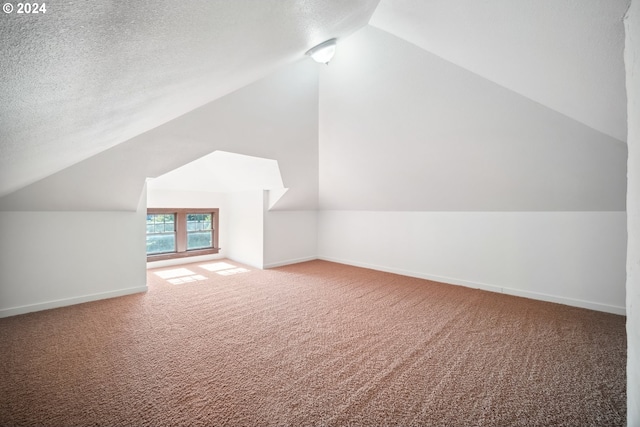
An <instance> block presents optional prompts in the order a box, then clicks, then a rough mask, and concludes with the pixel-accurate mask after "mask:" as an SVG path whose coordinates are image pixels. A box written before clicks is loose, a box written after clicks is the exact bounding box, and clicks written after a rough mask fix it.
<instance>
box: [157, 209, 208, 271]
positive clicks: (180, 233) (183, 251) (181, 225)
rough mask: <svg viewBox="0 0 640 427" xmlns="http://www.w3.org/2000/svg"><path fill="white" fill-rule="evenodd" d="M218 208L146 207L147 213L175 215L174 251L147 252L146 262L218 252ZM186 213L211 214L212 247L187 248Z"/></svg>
mask: <svg viewBox="0 0 640 427" xmlns="http://www.w3.org/2000/svg"><path fill="white" fill-rule="evenodd" d="M219 213H220V209H219V208H198V209H195V208H193V209H191V208H147V215H154V214H174V215H175V222H174V224H175V229H176V230H175V233H176V251H175V252H164V253H161V254H151V255H150V254H147V262H152V261H162V260H166V259H177V258H185V257H192V256H198V255H209V254H217V253H219V252H220V248H219V247H218V234H219V233H218V229H219V227H218V224H219ZM187 214H211V234H212V239H211V242H212V244H213V247H212V248H204V249H190V250H187Z"/></svg>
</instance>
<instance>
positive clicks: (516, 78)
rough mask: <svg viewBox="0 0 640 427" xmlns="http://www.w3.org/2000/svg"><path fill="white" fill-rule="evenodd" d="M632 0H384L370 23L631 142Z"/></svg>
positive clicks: (608, 133)
mask: <svg viewBox="0 0 640 427" xmlns="http://www.w3.org/2000/svg"><path fill="white" fill-rule="evenodd" d="M628 5H629V0H588V1H585V0H517V1H514V0H484V1H478V0H429V1H424V0H381V2H380V4H379V6H378V8H377V9H376V11H375V13H374V14H373V17H372V18H371V21H370V24H371V25H373V26H375V27H378V28H380V29H382V30H385V31H387V32H389V33H391V34H394V35H396V36H398V37H400V38H403V39H405V40H407V41H409V42H411V43H413V44H415V45H417V46H420V47H421V48H423V49H425V50H427V51H429V52H431V53H434V54H436V55H438V56H440V57H442V58H444V59H446V60H448V61H450V62H453V63H454V64H456V65H459V66H461V67H463V68H466V69H468V70H470V71H472V72H474V73H476V74H479V75H480V76H482V77H485V78H487V79H489V80H491V81H493V82H495V83H497V84H499V85H502V86H504V87H506V88H508V89H511V90H513V91H514V92H516V93H519V94H520V95H524V96H526V97H527V98H530V99H532V100H534V101H537V102H539V103H541V104H543V105H545V106H547V107H549V108H551V109H553V110H556V111H558V112H560V113H562V114H565V115H567V116H569V117H571V118H573V119H575V120H577V121H579V122H581V123H583V124H585V125H587V126H589V127H592V128H593V129H596V130H598V131H600V132H603V133H605V134H607V135H609V136H612V137H614V138H616V139H618V140H620V141H626V135H627V126H626V123H627V122H626V92H625V74H624V63H623V50H624V26H623V23H622V18H623V16H624V14H625V11H626V10H627V8H628Z"/></svg>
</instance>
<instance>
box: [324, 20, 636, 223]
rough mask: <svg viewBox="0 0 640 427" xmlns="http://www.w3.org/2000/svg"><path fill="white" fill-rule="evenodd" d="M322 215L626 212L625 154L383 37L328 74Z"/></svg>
mask: <svg viewBox="0 0 640 427" xmlns="http://www.w3.org/2000/svg"><path fill="white" fill-rule="evenodd" d="M319 145H320V147H319V150H320V207H321V209H351V210H359V209H366V210H399V211H461V210H462V211H591V210H595V211H609V210H615V211H624V209H625V197H626V196H625V186H626V155H627V151H626V150H627V148H626V145H625V144H624V143H622V142H620V141H618V140H616V139H614V138H612V137H610V136H607V135H605V134H602V133H600V132H598V131H596V130H594V129H591V128H589V127H587V126H585V125H583V124H581V123H579V122H577V121H575V120H572V119H570V118H568V117H566V116H564V115H562V114H560V113H558V112H556V111H553V110H551V109H549V108H547V107H544V106H542V105H540V104H538V103H536V102H534V101H532V100H530V99H527V98H525V97H523V96H521V95H518V94H517V93H515V92H512V91H510V90H508V89H505V88H503V87H501V86H498V85H497V84H495V83H493V82H490V81H489V80H486V79H484V78H482V77H480V76H478V75H476V74H473V73H472V72H470V71H467V70H465V69H463V68H460V67H458V66H456V65H454V64H452V63H449V62H447V61H445V60H443V59H441V58H439V57H437V56H435V55H433V54H431V53H429V52H426V51H424V50H422V49H420V48H418V47H416V46H413V45H411V44H409V43H408V42H405V41H403V40H401V39H399V38H397V37H395V36H392V35H390V34H387V33H385V32H384V31H381V30H378V29H375V28H372V27H365V28H364V29H362V30H360V31H359V32H357V33H356V34H354V35H353V36H351V37H350V38H349V39H347V40H344V41H341V43H340V46H339V49H338V51H337V53H336V58H335V59H334V61H332V62H331V64H330V65H329V66H328V67H323V68H322V69H321V72H320V143H319Z"/></svg>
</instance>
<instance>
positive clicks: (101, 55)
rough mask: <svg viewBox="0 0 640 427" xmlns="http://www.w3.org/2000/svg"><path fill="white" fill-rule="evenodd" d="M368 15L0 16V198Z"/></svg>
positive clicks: (70, 11) (190, 11)
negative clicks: (0, 42)
mask: <svg viewBox="0 0 640 427" xmlns="http://www.w3.org/2000/svg"><path fill="white" fill-rule="evenodd" d="M377 3H378V0H349V1H348V2H345V1H341V0H305V1H299V0H298V1H296V0H234V1H231V0H217V1H214V0H191V1H189V2H183V3H180V2H175V1H166V0H153V1H151V0H147V1H116V0H111V1H109V0H94V1H87V2H77V1H56V2H51V3H49V2H47V3H46V4H47V11H46V13H45V14H39V15H18V14H16V13H15V12H14V13H12V14H6V13H2V14H0V40H1V41H2V44H1V47H0V54H1V55H0V76H2V78H1V79H0V100H1V104H0V196H1V195H3V194H7V193H9V192H11V191H14V190H16V189H18V188H21V187H24V186H25V185H28V184H29V183H32V182H34V181H36V180H38V179H41V178H44V177H46V176H48V175H50V174H52V173H54V172H56V171H59V170H62V169H64V168H66V167H68V166H70V165H72V164H74V163H77V162H79V161H81V160H83V159H85V158H88V157H90V156H92V155H94V154H96V153H98V152H101V151H103V150H105V149H107V148H109V147H112V146H114V145H116V144H118V143H121V142H123V141H126V140H128V139H130V138H132V137H134V136H136V135H139V134H141V133H143V132H145V131H147V130H150V129H152V128H154V127H157V126H158V125H160V124H162V123H164V122H167V121H168V120H170V119H173V118H175V117H177V116H179V115H182V114H184V113H186V112H188V111H191V110H193V109H194V108H195V107H198V106H200V105H203V104H205V103H207V102H209V101H211V100H213V99H216V98H219V97H220V96H222V95H224V94H227V93H229V92H231V91H233V90H235V89H238V88H240V87H242V86H244V85H246V84H247V83H249V82H252V81H255V80H257V79H258V78H260V77H263V76H265V75H267V74H268V73H270V72H272V71H273V70H275V69H276V68H278V67H279V66H282V65H284V64H286V63H290V62H293V61H296V60H299V59H301V58H303V55H304V52H305V51H306V50H307V49H309V48H310V47H312V46H314V45H315V44H317V43H319V42H322V41H324V40H326V39H328V38H331V37H338V38H340V37H344V36H346V35H348V34H350V33H352V32H353V31H355V30H357V29H358V28H360V27H362V26H363V25H366V23H367V22H368V20H369V18H370V16H371V14H372V13H373V11H374V10H375V7H376V5H377ZM114 173H117V171H114Z"/></svg>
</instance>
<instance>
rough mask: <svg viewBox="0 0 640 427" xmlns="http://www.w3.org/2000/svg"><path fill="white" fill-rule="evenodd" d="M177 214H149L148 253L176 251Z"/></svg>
mask: <svg viewBox="0 0 640 427" xmlns="http://www.w3.org/2000/svg"><path fill="white" fill-rule="evenodd" d="M175 221H176V216H175V214H147V255H153V254H162V253H167V252H175V251H176V226H175Z"/></svg>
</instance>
